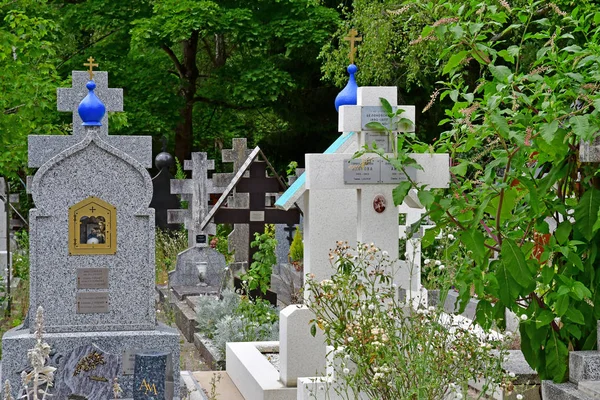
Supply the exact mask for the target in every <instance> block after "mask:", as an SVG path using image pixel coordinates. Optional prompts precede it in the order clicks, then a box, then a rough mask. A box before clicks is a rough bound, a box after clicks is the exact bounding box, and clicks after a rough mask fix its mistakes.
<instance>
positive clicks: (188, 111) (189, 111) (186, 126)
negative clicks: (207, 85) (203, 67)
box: [175, 31, 199, 164]
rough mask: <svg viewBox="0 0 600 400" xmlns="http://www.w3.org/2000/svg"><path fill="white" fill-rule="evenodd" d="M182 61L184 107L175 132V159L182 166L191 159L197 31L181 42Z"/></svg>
mask: <svg viewBox="0 0 600 400" xmlns="http://www.w3.org/2000/svg"><path fill="white" fill-rule="evenodd" d="M182 50H183V60H182V63H181V71H180V77H181V92H182V96H183V98H184V101H185V103H184V106H183V108H182V109H181V111H180V112H179V113H180V115H181V122H180V123H179V124H178V125H177V128H176V130H175V157H177V158H178V159H179V162H180V163H182V164H183V161H184V160H187V159H190V158H191V153H192V147H193V145H194V125H193V112H194V103H195V97H196V83H197V81H198V76H199V72H198V67H197V66H196V55H197V54H198V31H194V32H192V35H191V37H190V38H189V39H188V40H184V41H183V42H182Z"/></svg>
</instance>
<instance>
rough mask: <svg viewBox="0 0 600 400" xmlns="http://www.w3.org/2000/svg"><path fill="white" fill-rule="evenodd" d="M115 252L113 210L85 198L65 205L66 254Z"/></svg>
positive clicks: (115, 218) (90, 198)
mask: <svg viewBox="0 0 600 400" xmlns="http://www.w3.org/2000/svg"><path fill="white" fill-rule="evenodd" d="M116 252H117V209H116V208H115V207H114V206H113V205H111V204H109V203H107V202H106V201H104V200H102V199H99V198H98V197H94V196H91V197H88V198H87V199H84V200H81V201H80V202H79V203H77V204H74V205H72V206H71V207H69V254H70V255H91V254H115V253H116Z"/></svg>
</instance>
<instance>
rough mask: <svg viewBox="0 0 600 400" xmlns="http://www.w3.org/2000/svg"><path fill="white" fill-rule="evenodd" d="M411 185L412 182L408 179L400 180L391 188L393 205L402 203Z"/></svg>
mask: <svg viewBox="0 0 600 400" xmlns="http://www.w3.org/2000/svg"><path fill="white" fill-rule="evenodd" d="M411 187H412V184H411V183H410V182H409V181H404V182H400V184H399V185H398V186H396V187H395V188H394V190H392V198H393V199H394V205H395V206H399V205H400V204H402V202H403V201H404V198H405V197H406V195H407V194H408V191H409V190H410V188H411Z"/></svg>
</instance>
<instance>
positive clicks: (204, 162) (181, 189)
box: [167, 152, 227, 247]
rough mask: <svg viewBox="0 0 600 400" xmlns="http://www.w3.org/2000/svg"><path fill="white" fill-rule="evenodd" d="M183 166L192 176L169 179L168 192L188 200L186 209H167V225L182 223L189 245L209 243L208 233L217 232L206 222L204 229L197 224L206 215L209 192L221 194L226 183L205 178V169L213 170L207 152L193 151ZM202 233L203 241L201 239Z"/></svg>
mask: <svg viewBox="0 0 600 400" xmlns="http://www.w3.org/2000/svg"><path fill="white" fill-rule="evenodd" d="M183 168H184V169H185V170H186V171H192V179H172V180H171V193H173V194H179V195H181V197H182V199H183V200H185V201H187V202H188V208H187V209H183V210H169V211H168V214H167V218H168V219H167V222H168V223H169V224H184V226H185V229H187V231H188V247H193V246H201V247H206V246H208V238H207V236H206V235H207V234H208V235H215V234H216V227H215V224H209V225H208V226H207V229H205V230H204V231H202V230H200V223H201V222H202V220H203V219H204V217H205V216H206V214H208V208H209V201H210V195H211V194H220V193H223V190H225V187H226V186H227V185H225V186H218V185H216V183H215V180H214V179H209V178H208V171H209V170H214V169H215V161H214V160H208V159H207V155H206V153H200V152H198V153H192V159H191V160H185V161H184V163H183ZM202 236H203V239H204V240H201V239H202Z"/></svg>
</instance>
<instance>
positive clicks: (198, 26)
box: [133, 0, 337, 159]
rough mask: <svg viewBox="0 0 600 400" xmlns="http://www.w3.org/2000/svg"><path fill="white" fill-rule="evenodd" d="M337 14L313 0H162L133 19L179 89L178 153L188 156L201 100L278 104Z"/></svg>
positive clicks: (240, 106)
mask: <svg viewBox="0 0 600 400" xmlns="http://www.w3.org/2000/svg"><path fill="white" fill-rule="evenodd" d="M336 19H337V14H336V13H335V11H333V10H331V9H328V8H326V7H323V6H320V5H319V4H318V3H317V2H315V1H311V0H288V1H284V2H280V1H273V0H261V1H255V2H250V3H248V2H243V1H237V0H230V1H224V2H218V3H217V2H214V1H208V0H202V1H191V0H187V1H176V0H160V1H156V2H154V4H153V10H152V16H151V17H149V18H142V19H139V20H137V21H136V22H135V28H134V30H133V40H134V44H135V46H136V47H135V49H136V50H137V51H138V52H139V53H142V52H144V51H145V50H146V49H156V48H160V49H162V51H164V53H165V57H168V58H169V59H170V61H171V71H170V72H171V73H172V74H173V75H174V76H175V77H176V79H177V82H178V87H177V91H178V93H179V95H180V96H181V108H180V110H179V113H180V121H179V123H178V125H177V127H176V135H175V154H176V156H177V157H178V158H182V159H183V158H186V157H188V156H189V153H190V152H191V150H192V146H193V140H194V110H195V107H196V105H197V104H198V103H205V104H209V105H211V106H219V107H223V108H226V109H230V110H246V109H256V108H259V107H264V106H266V105H270V104H273V103H274V102H275V101H276V100H277V99H278V98H280V96H282V95H283V94H285V93H286V92H289V91H291V90H292V89H294V88H295V87H296V85H297V82H296V80H295V77H294V76H293V74H292V72H291V70H293V68H292V67H295V65H294V63H297V62H298V61H299V60H301V59H302V58H303V57H306V56H307V55H308V56H309V57H310V56H311V55H313V54H316V52H317V51H318V50H317V49H318V48H319V47H320V46H321V45H322V43H323V42H324V40H325V39H326V38H327V37H328V35H329V32H330V31H331V30H332V29H333V26H334V23H335V21H336Z"/></svg>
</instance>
